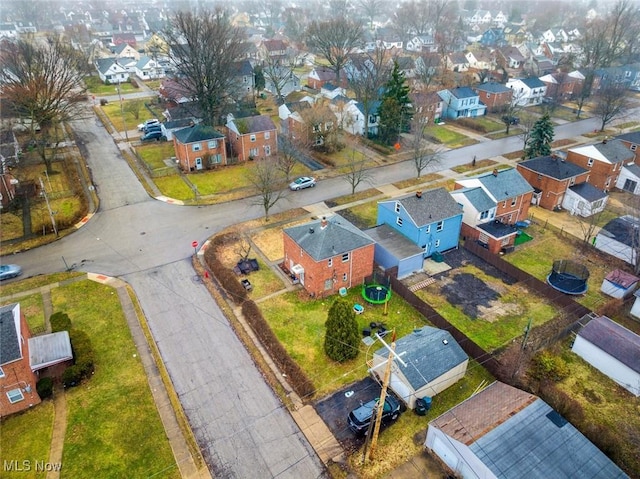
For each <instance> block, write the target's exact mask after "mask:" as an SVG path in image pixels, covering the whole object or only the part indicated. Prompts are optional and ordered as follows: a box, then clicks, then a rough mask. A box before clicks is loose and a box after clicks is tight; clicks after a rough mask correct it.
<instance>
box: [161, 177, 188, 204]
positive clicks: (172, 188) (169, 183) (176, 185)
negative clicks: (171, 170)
mask: <svg viewBox="0 0 640 479" xmlns="http://www.w3.org/2000/svg"><path fill="white" fill-rule="evenodd" d="M153 182H154V183H155V184H156V186H157V187H158V189H159V190H160V192H161V193H162V194H163V195H164V196H166V197H168V198H173V199H174V200H180V201H189V200H194V199H195V193H194V192H193V189H191V187H190V186H189V185H187V184H186V183H185V182H184V180H183V179H182V177H181V176H179V175H171V176H159V177H156V178H154V179H153Z"/></svg>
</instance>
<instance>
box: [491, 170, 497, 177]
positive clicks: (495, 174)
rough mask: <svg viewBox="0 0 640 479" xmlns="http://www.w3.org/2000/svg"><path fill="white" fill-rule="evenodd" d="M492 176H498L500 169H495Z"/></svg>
mask: <svg viewBox="0 0 640 479" xmlns="http://www.w3.org/2000/svg"><path fill="white" fill-rule="evenodd" d="M492 175H493V176H498V169H497V168H494V169H493V173H492Z"/></svg>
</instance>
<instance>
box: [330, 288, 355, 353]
mask: <svg viewBox="0 0 640 479" xmlns="http://www.w3.org/2000/svg"><path fill="white" fill-rule="evenodd" d="M359 345H360V331H359V329H358V322H357V321H356V313H355V312H354V311H353V307H352V305H351V304H350V303H347V302H346V301H345V300H344V299H337V300H335V302H334V303H333V304H332V305H331V307H330V308H329V313H328V315H327V322H326V332H325V337H324V351H325V353H327V356H329V357H330V358H331V359H333V360H334V361H338V362H340V363H341V362H343V361H347V360H349V359H353V358H355V357H356V356H357V355H358V352H359Z"/></svg>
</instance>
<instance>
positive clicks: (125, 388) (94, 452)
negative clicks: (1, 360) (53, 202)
mask: <svg viewBox="0 0 640 479" xmlns="http://www.w3.org/2000/svg"><path fill="white" fill-rule="evenodd" d="M51 293H52V294H51V297H52V300H53V304H54V310H55V311H63V312H65V313H67V314H68V315H69V317H70V318H71V321H72V324H73V326H74V327H76V328H78V329H81V330H83V331H85V332H86V333H87V334H88V335H89V337H90V338H91V341H92V345H93V349H94V352H95V357H96V368H95V373H94V375H93V376H92V377H91V379H90V380H88V381H87V382H86V383H83V384H82V385H81V386H79V387H75V388H71V389H68V390H67V392H66V395H67V398H66V399H67V433H66V436H65V444H64V452H63V459H62V462H63V464H64V472H65V475H66V476H67V477H101V476H102V475H103V474H104V471H105V470H108V471H109V475H110V476H112V477H150V476H153V477H167V478H178V477H179V476H180V474H179V471H178V468H177V465H176V464H175V460H174V457H173V454H172V451H171V448H170V447H169V443H168V441H167V437H166V435H165V431H164V428H163V426H162V422H161V421H160V417H159V415H158V411H157V409H156V406H155V403H154V401H153V397H152V396H151V392H150V391H149V384H148V382H147V377H146V375H145V372H144V369H143V366H142V364H141V361H140V357H139V356H138V353H137V350H136V347H135V345H134V344H133V341H132V338H131V333H130V331H129V328H128V326H127V324H126V321H125V318H124V315H123V312H122V309H121V306H120V301H119V300H118V295H117V294H116V291H115V290H114V289H113V288H110V287H108V286H105V285H102V284H99V283H95V282H93V281H81V282H77V283H72V284H69V285H65V286H60V287H58V288H55V289H53V290H52V292H51ZM29 457H30V456H29Z"/></svg>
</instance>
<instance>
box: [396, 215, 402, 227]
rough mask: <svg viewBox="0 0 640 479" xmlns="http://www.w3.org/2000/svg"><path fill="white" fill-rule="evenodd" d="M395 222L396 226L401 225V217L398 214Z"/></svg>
mask: <svg viewBox="0 0 640 479" xmlns="http://www.w3.org/2000/svg"><path fill="white" fill-rule="evenodd" d="M396 224H397V225H398V226H402V218H400V217H399V216H398V217H397V218H396Z"/></svg>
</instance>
